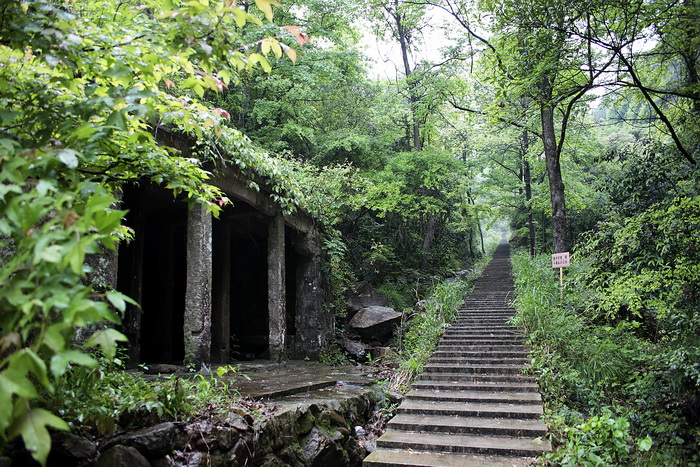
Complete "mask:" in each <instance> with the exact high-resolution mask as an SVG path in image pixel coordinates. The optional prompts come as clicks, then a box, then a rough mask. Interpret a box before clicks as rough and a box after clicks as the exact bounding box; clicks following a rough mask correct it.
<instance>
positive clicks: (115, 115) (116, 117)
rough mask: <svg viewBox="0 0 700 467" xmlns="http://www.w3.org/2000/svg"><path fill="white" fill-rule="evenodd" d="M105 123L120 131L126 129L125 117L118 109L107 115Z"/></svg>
mask: <svg viewBox="0 0 700 467" xmlns="http://www.w3.org/2000/svg"><path fill="white" fill-rule="evenodd" d="M105 125H106V126H108V127H111V128H115V129H117V130H120V131H126V130H127V127H126V119H125V118H124V114H123V113H122V112H121V111H119V110H117V111H114V112H112V113H111V114H110V116H109V117H107V121H106V122H105Z"/></svg>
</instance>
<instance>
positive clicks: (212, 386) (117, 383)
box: [47, 359, 245, 436]
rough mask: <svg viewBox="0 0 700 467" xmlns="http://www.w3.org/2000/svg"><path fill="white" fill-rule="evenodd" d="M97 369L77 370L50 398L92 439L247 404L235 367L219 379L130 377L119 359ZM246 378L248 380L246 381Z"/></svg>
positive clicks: (218, 375) (216, 373)
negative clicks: (238, 385)
mask: <svg viewBox="0 0 700 467" xmlns="http://www.w3.org/2000/svg"><path fill="white" fill-rule="evenodd" d="M116 362H117V363H116V364H115V363H114V362H108V361H106V360H104V361H102V362H101V365H100V366H99V367H97V368H84V367H75V368H73V369H72V370H71V371H70V372H69V374H68V375H67V377H66V378H65V379H64V380H63V381H62V382H61V385H60V387H58V388H56V389H57V390H56V391H55V392H54V393H53V394H51V395H50V396H49V397H47V408H48V409H50V410H55V411H56V412H57V413H59V414H60V416H61V417H62V418H63V419H64V420H66V421H67V422H68V423H69V425H71V426H72V427H73V428H75V429H77V430H80V431H82V432H84V433H85V434H92V435H98V436H99V435H108V434H111V433H113V432H115V431H117V430H119V429H133V428H140V427H143V426H147V425H149V424H155V423H158V422H160V421H165V420H188V419H191V418H194V417H202V416H207V415H212V414H216V413H224V412H225V411H226V410H228V409H230V408H231V406H232V405H234V404H237V403H239V402H242V397H241V396H240V394H239V393H238V391H237V390H236V389H235V383H234V382H233V381H232V379H231V377H232V376H234V375H235V374H236V373H237V372H238V370H237V368H235V367H233V366H223V367H220V368H218V369H217V370H216V371H214V372H213V374H210V375H202V374H187V375H167V376H161V375H159V376H157V377H155V376H153V377H149V378H146V377H145V375H143V374H142V373H140V372H132V371H126V370H125V369H124V368H123V367H122V366H121V365H120V364H119V362H120V361H119V359H116ZM244 376H245V375H244Z"/></svg>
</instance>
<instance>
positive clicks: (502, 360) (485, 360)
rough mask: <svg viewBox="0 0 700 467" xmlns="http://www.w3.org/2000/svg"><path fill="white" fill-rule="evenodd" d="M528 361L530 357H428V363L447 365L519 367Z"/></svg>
mask: <svg viewBox="0 0 700 467" xmlns="http://www.w3.org/2000/svg"><path fill="white" fill-rule="evenodd" d="M529 362H530V359H528V358H523V357H492V358H489V357H479V356H475V357H464V356H461V357H440V356H438V357H435V356H433V357H430V359H428V363H441V364H448V365H462V364H465V363H466V364H467V365H498V364H507V365H520V366H521V367H523V366H525V365H527V364H528V363H529Z"/></svg>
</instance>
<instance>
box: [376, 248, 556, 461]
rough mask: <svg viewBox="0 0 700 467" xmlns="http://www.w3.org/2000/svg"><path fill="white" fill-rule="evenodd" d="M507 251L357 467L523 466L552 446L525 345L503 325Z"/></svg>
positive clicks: (507, 310) (508, 295)
mask: <svg viewBox="0 0 700 467" xmlns="http://www.w3.org/2000/svg"><path fill="white" fill-rule="evenodd" d="M509 254H510V249H509V246H508V245H507V244H501V245H499V247H498V248H497V250H496V252H495V253H494V257H493V259H492V260H491V262H490V263H489V265H488V266H487V267H486V268H485V269H484V272H483V274H482V276H481V277H480V278H479V280H478V281H477V283H476V285H475V288H474V292H473V293H472V294H470V295H469V296H468V297H467V299H466V300H465V303H464V308H463V309H461V310H460V311H459V317H458V319H457V320H456V321H455V322H454V323H453V324H452V325H451V326H450V327H449V328H448V329H447V330H446V331H445V334H444V335H443V337H442V339H441V341H440V343H439V345H438V347H437V349H436V351H435V352H434V353H433V355H432V357H431V359H430V360H429V361H428V363H427V364H426V366H425V368H424V370H423V374H422V375H421V376H420V377H419V379H418V381H416V382H415V383H414V384H413V386H412V388H411V390H410V391H409V392H408V393H407V394H406V398H405V399H404V401H403V403H402V404H401V405H400V406H399V408H398V411H397V414H396V416H395V417H394V418H392V419H391V420H390V421H389V423H388V425H387V431H386V432H385V433H384V435H382V436H381V437H380V438H379V439H378V440H377V450H376V451H374V452H372V453H371V454H370V455H369V456H368V457H366V458H365V460H364V462H363V467H375V466H383V467H386V466H408V465H412V466H445V467H452V466H460V467H466V466H509V467H511V466H524V465H528V464H530V462H532V461H533V460H534V458H535V457H536V456H538V455H539V454H541V453H542V452H543V451H546V450H550V449H551V446H550V444H549V442H548V441H546V440H543V439H540V438H542V437H543V436H544V435H545V433H546V430H547V427H546V426H545V425H544V423H542V421H541V420H540V418H541V416H542V403H541V398H540V394H539V393H538V392H537V391H538V389H537V385H536V383H535V381H534V379H533V377H531V376H525V375H522V374H521V371H522V369H523V367H524V366H525V364H526V363H527V361H528V359H527V354H528V349H527V347H526V346H525V345H524V338H523V337H522V335H521V334H520V333H519V332H518V330H517V328H515V327H513V326H512V325H510V324H508V320H509V319H510V318H511V317H512V316H513V314H514V312H515V311H514V310H513V308H511V307H510V306H508V302H509V301H510V300H511V299H512V291H513V280H512V277H511V266H510V260H509Z"/></svg>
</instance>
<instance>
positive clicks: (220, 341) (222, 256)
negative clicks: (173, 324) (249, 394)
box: [211, 215, 231, 363]
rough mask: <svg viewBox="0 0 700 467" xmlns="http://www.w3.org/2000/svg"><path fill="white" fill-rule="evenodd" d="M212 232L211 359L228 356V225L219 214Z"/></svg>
mask: <svg viewBox="0 0 700 467" xmlns="http://www.w3.org/2000/svg"><path fill="white" fill-rule="evenodd" d="M216 222H219V224H218V227H219V228H217V229H215V238H214V248H215V249H216V251H215V261H214V279H213V280H214V284H213V287H214V289H213V292H214V294H213V303H212V316H211V345H212V360H213V361H214V362H216V363H228V361H229V358H230V357H231V222H230V221H229V220H228V219H226V218H225V217H224V216H223V215H222V217H221V219H220V220H219V221H216Z"/></svg>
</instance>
